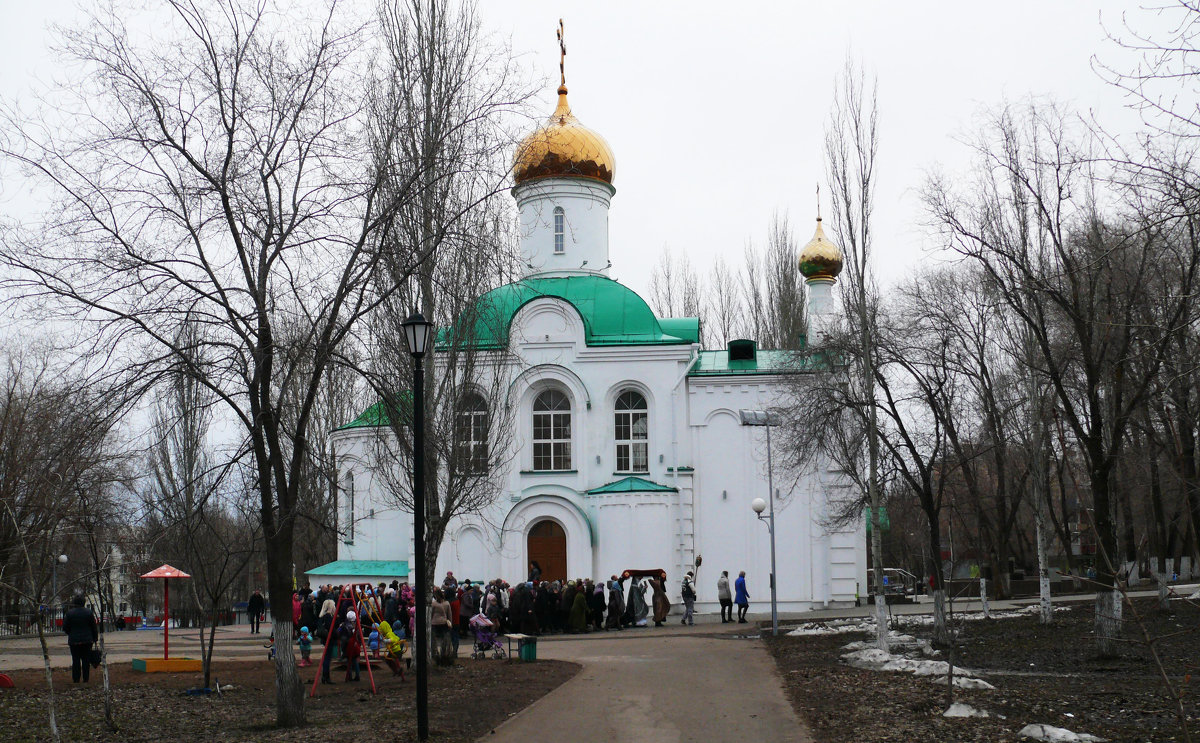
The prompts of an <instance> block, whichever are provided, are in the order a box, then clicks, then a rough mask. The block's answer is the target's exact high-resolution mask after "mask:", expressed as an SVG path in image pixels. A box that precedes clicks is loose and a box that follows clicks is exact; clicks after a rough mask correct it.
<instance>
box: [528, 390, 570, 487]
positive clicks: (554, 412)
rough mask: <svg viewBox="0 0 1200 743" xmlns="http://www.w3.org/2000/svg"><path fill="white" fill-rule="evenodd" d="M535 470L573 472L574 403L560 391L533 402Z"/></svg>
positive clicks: (547, 394) (549, 391)
mask: <svg viewBox="0 0 1200 743" xmlns="http://www.w3.org/2000/svg"><path fill="white" fill-rule="evenodd" d="M533 468H534V469H535V470H540V471H547V470H569V469H571V401H570V400H569V399H567V396H566V395H565V394H563V393H562V392H560V391H559V390H546V391H545V392H543V393H541V394H540V395H538V396H537V399H536V400H534V401H533Z"/></svg>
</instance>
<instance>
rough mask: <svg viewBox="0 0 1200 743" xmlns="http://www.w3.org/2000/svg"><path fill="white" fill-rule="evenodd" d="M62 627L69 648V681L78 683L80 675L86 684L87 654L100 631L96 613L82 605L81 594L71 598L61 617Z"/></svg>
mask: <svg viewBox="0 0 1200 743" xmlns="http://www.w3.org/2000/svg"><path fill="white" fill-rule="evenodd" d="M62 628H63V632H66V633H67V646H68V647H69V648H71V681H73V682H74V683H76V684H78V683H79V678H80V676H82V677H83V683H85V684H86V683H87V681H88V675H89V672H90V671H91V670H92V667H91V664H90V663H89V662H88V656H89V655H90V654H91V652H92V644H93V643H95V642H96V640H98V639H99V638H100V631H99V628H98V627H97V626H96V615H94V614H92V610H91V609H89V608H87V607H86V606H84V605H83V596H76V597H75V598H73V599H71V608H70V609H68V610H67V614H66V616H65V617H63V624H62Z"/></svg>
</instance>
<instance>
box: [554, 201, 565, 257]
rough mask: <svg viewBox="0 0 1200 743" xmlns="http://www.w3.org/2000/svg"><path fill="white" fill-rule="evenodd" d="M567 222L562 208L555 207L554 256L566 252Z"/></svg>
mask: <svg viewBox="0 0 1200 743" xmlns="http://www.w3.org/2000/svg"><path fill="white" fill-rule="evenodd" d="M566 221H567V215H566V212H564V211H563V208H562V207H561V206H556V207H554V254H555V255H562V254H563V253H565V252H566Z"/></svg>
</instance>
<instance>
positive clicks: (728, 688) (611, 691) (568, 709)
mask: <svg viewBox="0 0 1200 743" xmlns="http://www.w3.org/2000/svg"><path fill="white" fill-rule="evenodd" d="M740 626H741V627H742V628H743V629H745V628H747V627H750V628H753V627H754V626H753V625H740ZM716 627H721V625H719V624H718V625H716ZM673 629H674V630H677V631H673V632H670V633H669V634H667V633H663V631H662V630H654V629H634V630H625V631H623V632H620V633H606V634H592V635H584V636H581V637H577V638H576V637H557V638H554V639H553V640H552V641H550V642H540V643H539V644H538V658H539V659H542V658H554V659H562V660H570V661H574V662H576V663H581V664H583V670H582V671H580V672H579V674H578V675H577V676H576V677H575V678H573V679H571V680H570V681H568V682H567V683H565V684H563V685H562V686H560V687H559V688H558V689H555V690H554V691H552V692H550V693H549V694H547V695H546V696H545V697H543V698H542V699H540V700H538V701H537V702H535V703H534V704H533V705H531V706H529V707H527V708H526V709H525V710H523V711H522V712H520V713H519V714H517V715H516V716H515V717H512V718H510V719H509V720H507V721H506V722H505V723H504V724H502V725H500V726H499V727H497V728H496V730H495V731H493V733H489V734H488V735H485V736H483V738H481V739H480V740H481V743H482V741H489V743H491V742H494V743H524V742H525V741H529V740H580V739H581V737H580V731H581V730H584V731H586V735H584V736H583V738H586V739H587V740H596V741H600V740H610V741H621V742H622V743H683V742H684V741H705V743H721V742H722V741H743V740H744V741H795V742H796V743H805V742H806V741H810V740H811V737H810V736H809V734H808V732H807V730H805V729H804V727H803V726H802V725H801V724H800V721H799V720H798V719H797V718H796V715H795V713H794V712H793V710H792V706H791V704H789V703H788V700H787V698H786V697H785V696H784V692H783V686H782V684H781V683H780V678H779V675H778V673H777V672H776V670H775V663H774V662H773V661H772V660H771V658H770V656H768V655H767V652H766V650H764V649H763V647H762V645H761V644H760V643H759V642H758V641H757V640H748V639H735V638H734V637H733V636H732V635H729V634H724V636H717V635H714V634H712V633H711V630H709V631H707V632H706V629H707V628H701V627H699V626H697V627H688V628H684V627H679V626H678V625H676V626H675V627H674V628H673ZM749 631H750V632H754V631H756V630H755V629H750V630H749ZM700 633H704V634H703V635H701V634H700Z"/></svg>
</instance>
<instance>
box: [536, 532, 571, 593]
mask: <svg viewBox="0 0 1200 743" xmlns="http://www.w3.org/2000/svg"><path fill="white" fill-rule="evenodd" d="M528 547H529V561H530V562H534V561H536V562H537V564H538V565H541V566H542V580H562V581H565V580H566V579H567V533H566V532H565V531H563V528H562V526H560V525H559V523H558V522H557V521H551V520H550V519H546V520H544V521H539V522H537V523H536V524H534V525H533V528H532V529H530V530H529V544H528Z"/></svg>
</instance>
